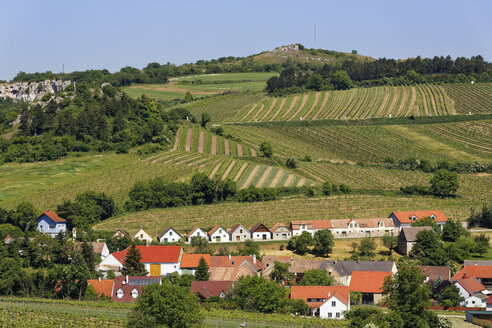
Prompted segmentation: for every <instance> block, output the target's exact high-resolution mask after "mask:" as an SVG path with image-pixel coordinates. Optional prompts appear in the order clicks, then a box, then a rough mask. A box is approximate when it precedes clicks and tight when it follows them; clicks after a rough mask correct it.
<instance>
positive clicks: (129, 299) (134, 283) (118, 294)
mask: <svg viewBox="0 0 492 328" xmlns="http://www.w3.org/2000/svg"><path fill="white" fill-rule="evenodd" d="M154 284H162V280H161V277H160V276H159V277H153V276H150V277H149V276H131V277H130V276H120V277H115V279H114V285H113V290H112V294H111V299H112V300H113V302H125V303H133V302H135V301H136V300H137V298H138V296H140V295H141V294H142V289H143V287H145V286H148V285H154Z"/></svg>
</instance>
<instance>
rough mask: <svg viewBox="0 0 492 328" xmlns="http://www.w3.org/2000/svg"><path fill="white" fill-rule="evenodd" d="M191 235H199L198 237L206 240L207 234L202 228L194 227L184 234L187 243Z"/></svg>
mask: <svg viewBox="0 0 492 328" xmlns="http://www.w3.org/2000/svg"><path fill="white" fill-rule="evenodd" d="M193 237H200V238H205V239H207V241H208V235H207V234H206V233H205V232H203V230H202V229H200V228H198V227H194V228H193V230H191V231H190V232H189V233H188V234H187V235H186V241H187V242H188V243H190V242H191V238H193Z"/></svg>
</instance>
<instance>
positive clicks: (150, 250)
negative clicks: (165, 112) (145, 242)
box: [112, 246, 181, 263]
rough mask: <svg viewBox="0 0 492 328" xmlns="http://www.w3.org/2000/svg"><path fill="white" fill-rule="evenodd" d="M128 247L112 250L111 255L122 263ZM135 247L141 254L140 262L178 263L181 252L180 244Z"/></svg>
mask: <svg viewBox="0 0 492 328" xmlns="http://www.w3.org/2000/svg"><path fill="white" fill-rule="evenodd" d="M130 247H131V246H129V247H127V248H126V249H125V250H123V251H119V252H114V253H112V255H113V256H114V257H115V258H116V259H117V260H118V261H120V262H121V263H123V262H125V257H126V254H127V253H128V249H129V248H130ZM136 248H137V249H138V250H139V251H140V254H141V255H142V260H141V262H142V263H178V261H179V255H180V254H181V246H136Z"/></svg>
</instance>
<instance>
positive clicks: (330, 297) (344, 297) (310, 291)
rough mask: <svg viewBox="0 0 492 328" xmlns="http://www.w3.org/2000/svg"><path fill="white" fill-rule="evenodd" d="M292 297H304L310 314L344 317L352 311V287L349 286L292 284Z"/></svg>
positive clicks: (336, 317) (332, 317)
mask: <svg viewBox="0 0 492 328" xmlns="http://www.w3.org/2000/svg"><path fill="white" fill-rule="evenodd" d="M290 298H291V299H302V300H304V301H305V302H306V303H307V305H308V306H309V308H310V314H311V315H313V316H319V317H320V318H323V319H339V320H341V319H344V318H345V312H347V311H350V289H349V287H347V286H292V287H291V290H290Z"/></svg>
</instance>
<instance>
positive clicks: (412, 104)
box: [405, 87, 417, 116]
mask: <svg viewBox="0 0 492 328" xmlns="http://www.w3.org/2000/svg"><path fill="white" fill-rule="evenodd" d="M410 90H411V92H412V98H411V100H410V106H408V110H407V112H406V113H405V116H408V115H412V114H415V113H414V110H415V108H414V107H415V100H417V92H416V91H415V87H411V88H410Z"/></svg>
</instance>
